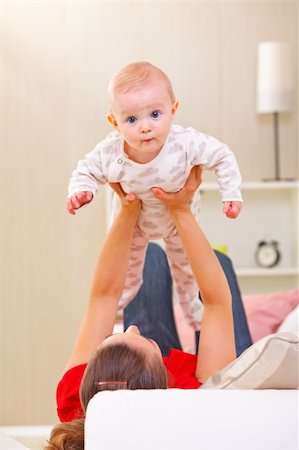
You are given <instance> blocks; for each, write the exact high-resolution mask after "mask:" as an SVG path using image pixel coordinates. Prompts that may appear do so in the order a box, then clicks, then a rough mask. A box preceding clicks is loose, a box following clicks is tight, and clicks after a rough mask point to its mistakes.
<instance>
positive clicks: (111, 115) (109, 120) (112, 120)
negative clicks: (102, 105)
mask: <svg viewBox="0 0 299 450" xmlns="http://www.w3.org/2000/svg"><path fill="white" fill-rule="evenodd" d="M107 119H108V122H109V123H111V125H112V126H113V128H115V129H116V130H117V129H118V125H117V120H116V118H115V117H114V115H113V114H108V115H107Z"/></svg>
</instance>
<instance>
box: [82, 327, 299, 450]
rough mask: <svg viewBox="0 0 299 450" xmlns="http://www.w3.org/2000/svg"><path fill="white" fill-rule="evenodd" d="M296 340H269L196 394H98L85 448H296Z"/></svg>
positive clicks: (298, 424)
mask: <svg viewBox="0 0 299 450" xmlns="http://www.w3.org/2000/svg"><path fill="white" fill-rule="evenodd" d="M298 355H299V336H298V334H297V333H288V332H287V333H277V334H273V335H269V336H267V337H265V338H263V339H261V340H260V341H258V342H256V343H255V344H254V345H253V346H251V347H250V348H249V349H247V350H246V351H245V352H243V353H242V355H241V356H239V358H238V359H237V360H236V361H234V362H232V363H231V364H229V365H228V366H226V367H225V368H224V369H222V370H221V371H219V372H217V373H216V374H214V375H213V376H212V377H210V378H209V380H207V382H206V383H205V384H204V385H203V386H202V387H201V389H196V390H183V389H165V390H137V391H125V390H120V391H106V392H100V393H98V394H96V395H95V396H94V398H93V399H91V401H90V402H89V405H88V408H87V415H86V421H85V450H201V449H202V450H208V449H211V450H220V449H221V450H224V449H226V450H265V449H268V450H298V448H299V442H298V428H299V420H298V403H299V396H298V390H296V389H298V384H299V359H298Z"/></svg>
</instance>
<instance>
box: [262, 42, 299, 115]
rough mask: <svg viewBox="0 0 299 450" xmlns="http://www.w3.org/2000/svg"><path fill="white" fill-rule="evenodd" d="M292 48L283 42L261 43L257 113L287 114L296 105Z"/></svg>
mask: <svg viewBox="0 0 299 450" xmlns="http://www.w3.org/2000/svg"><path fill="white" fill-rule="evenodd" d="M293 80H294V77H293V67H292V61H291V54H290V48H289V46H288V44H285V43H283V42H261V43H260V44H259V46H258V61H257V112H258V113H273V112H286V111H290V110H292V109H293V105H294V91H293V86H294V81H293Z"/></svg>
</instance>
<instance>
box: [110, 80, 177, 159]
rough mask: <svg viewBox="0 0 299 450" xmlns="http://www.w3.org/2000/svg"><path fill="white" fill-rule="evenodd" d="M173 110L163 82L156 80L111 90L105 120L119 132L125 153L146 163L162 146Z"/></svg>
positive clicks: (173, 107) (173, 113)
mask: <svg viewBox="0 0 299 450" xmlns="http://www.w3.org/2000/svg"><path fill="white" fill-rule="evenodd" d="M176 109H177V102H175V103H172V101H171V98H170V95H169V92H168V90H167V88H166V84H165V82H164V81H163V80H159V79H156V80H153V81H149V82H148V83H147V84H146V85H145V86H143V87H142V88H137V89H131V90H129V91H128V92H117V93H115V94H114V96H113V105H112V114H111V115H110V116H108V119H109V121H110V122H111V123H112V124H113V126H114V127H115V128H117V129H118V131H119V132H120V133H121V134H122V135H123V137H124V140H125V152H126V153H127V154H128V156H129V157H130V158H131V159H133V160H134V161H136V162H140V163H146V162H149V161H151V160H152V159H153V158H155V156H157V155H158V153H159V152H160V150H161V148H162V147H163V145H164V143H165V141H166V138H167V136H168V134H169V130H170V126H171V122H172V120H173V118H174V115H175V112H176Z"/></svg>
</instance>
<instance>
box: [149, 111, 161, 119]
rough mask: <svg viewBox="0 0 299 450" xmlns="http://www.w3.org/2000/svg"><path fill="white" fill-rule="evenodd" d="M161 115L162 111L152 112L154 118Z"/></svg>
mask: <svg viewBox="0 0 299 450" xmlns="http://www.w3.org/2000/svg"><path fill="white" fill-rule="evenodd" d="M159 116H160V112H159V111H153V112H152V113H151V117H152V118H153V119H158V117H159Z"/></svg>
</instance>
